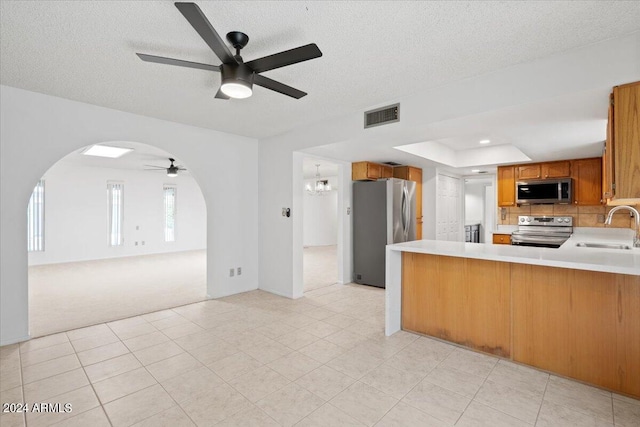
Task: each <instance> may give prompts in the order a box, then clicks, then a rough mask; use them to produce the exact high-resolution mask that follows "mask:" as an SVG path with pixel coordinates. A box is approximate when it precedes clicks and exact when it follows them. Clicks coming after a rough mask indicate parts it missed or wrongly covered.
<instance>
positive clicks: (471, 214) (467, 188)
mask: <svg viewBox="0 0 640 427" xmlns="http://www.w3.org/2000/svg"><path fill="white" fill-rule="evenodd" d="M485 185H486V184H484V183H477V182H475V183H474V182H465V184H464V220H465V223H468V224H470V223H474V224H475V223H480V224H481V223H482V222H483V218H484V187H485Z"/></svg>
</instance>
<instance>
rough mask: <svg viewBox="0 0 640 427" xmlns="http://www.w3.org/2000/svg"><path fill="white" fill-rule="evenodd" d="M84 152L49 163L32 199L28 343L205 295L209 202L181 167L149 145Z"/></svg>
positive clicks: (114, 144) (120, 145) (130, 144)
mask: <svg viewBox="0 0 640 427" xmlns="http://www.w3.org/2000/svg"><path fill="white" fill-rule="evenodd" d="M91 147H92V146H87V147H83V148H81V149H79V150H75V151H73V152H72V153H70V154H68V155H67V156H65V157H63V158H62V159H60V160H59V161H58V162H56V163H55V164H54V165H53V166H51V168H50V169H49V170H47V172H46V173H45V174H44V175H43V177H42V179H41V180H40V181H39V182H38V184H37V185H36V187H35V190H34V193H33V196H32V198H31V199H30V202H29V208H28V213H27V217H28V218H27V221H28V227H27V228H28V236H27V237H28V240H29V242H28V245H27V246H28V249H29V255H28V261H29V262H28V266H29V267H28V280H29V282H28V286H29V324H30V334H31V336H32V337H36V336H41V335H47V334H50V333H54V332H58V331H66V330H69V329H74V328H78V327H83V326H88V325H92V324H97V323H102V322H106V321H111V320H117V319H121V318H125V317H130V316H135V315H139V314H144V313H149V312H152V311H157V310H162V309H166V308H170V307H175V306H178V305H183V304H188V303H192V302H196V301H202V300H204V299H206V298H207V289H206V281H207V279H206V262H207V261H206V244H207V238H206V235H207V234H206V222H207V214H206V205H205V200H204V196H203V194H202V191H201V190H200V187H199V185H198V183H197V182H196V180H195V179H194V178H193V176H191V174H190V172H189V170H188V167H187V166H186V165H184V164H181V163H180V159H176V161H175V162H174V165H179V166H182V167H183V168H184V169H186V170H177V171H175V170H174V169H168V168H169V167H170V165H171V163H170V160H169V159H170V158H174V157H173V156H172V155H171V154H170V153H167V152H166V151H164V150H161V149H159V148H156V147H153V146H151V145H147V144H141V143H135V142H128V141H126V142H125V141H114V142H106V143H100V144H97V145H95V146H93V147H98V148H104V147H116V148H123V149H127V150H129V151H127V152H126V153H125V154H123V155H121V156H119V157H116V158H112V157H103V156H95V155H92V153H91V151H88V150H89V149H90V148H91ZM107 155H108V154H107ZM174 172H177V173H176V174H174Z"/></svg>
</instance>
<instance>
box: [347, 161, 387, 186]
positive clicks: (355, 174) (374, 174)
mask: <svg viewBox="0 0 640 427" xmlns="http://www.w3.org/2000/svg"><path fill="white" fill-rule="evenodd" d="M384 167H385V165H381V164H380V163H374V162H355V163H352V164H351V179H352V180H353V181H375V180H377V179H380V178H389V177H385V176H383V173H384ZM388 168H389V170H387V173H390V172H391V170H390V169H391V167H388Z"/></svg>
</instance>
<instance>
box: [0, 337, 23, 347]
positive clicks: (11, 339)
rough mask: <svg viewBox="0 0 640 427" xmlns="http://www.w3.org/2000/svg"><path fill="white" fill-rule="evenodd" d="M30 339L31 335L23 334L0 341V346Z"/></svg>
mask: <svg viewBox="0 0 640 427" xmlns="http://www.w3.org/2000/svg"><path fill="white" fill-rule="evenodd" d="M30 339H31V335H24V336H22V337H17V338H10V339H8V340H2V341H0V347H2V346H5V345H11V344H15V343H18V342H23V341H29V340H30Z"/></svg>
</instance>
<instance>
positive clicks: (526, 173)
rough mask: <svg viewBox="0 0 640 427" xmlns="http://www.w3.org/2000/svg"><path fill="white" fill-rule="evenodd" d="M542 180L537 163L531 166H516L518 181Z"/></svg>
mask: <svg viewBox="0 0 640 427" xmlns="http://www.w3.org/2000/svg"><path fill="white" fill-rule="evenodd" d="M540 178H542V168H541V167H540V164H539V163H536V164H532V165H519V166H518V179H540Z"/></svg>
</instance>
